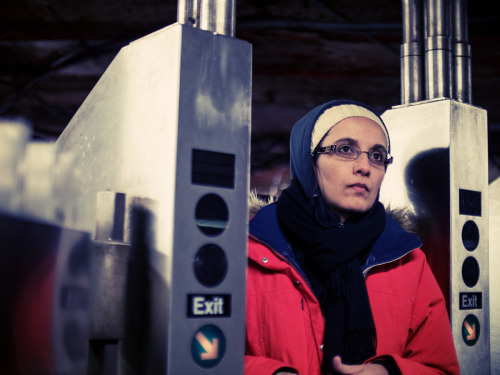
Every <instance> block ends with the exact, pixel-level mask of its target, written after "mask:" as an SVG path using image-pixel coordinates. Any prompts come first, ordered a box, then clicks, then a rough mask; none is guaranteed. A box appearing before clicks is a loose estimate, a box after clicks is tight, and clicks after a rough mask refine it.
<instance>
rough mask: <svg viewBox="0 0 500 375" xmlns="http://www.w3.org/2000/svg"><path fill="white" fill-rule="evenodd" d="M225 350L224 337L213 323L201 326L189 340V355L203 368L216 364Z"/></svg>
mask: <svg viewBox="0 0 500 375" xmlns="http://www.w3.org/2000/svg"><path fill="white" fill-rule="evenodd" d="M225 352H226V338H225V337H224V334H223V333H222V331H221V330H220V329H219V328H218V327H216V326H214V325H211V324H209V325H205V326H203V327H201V328H200V329H199V330H198V331H197V332H196V334H195V335H194V336H193V338H192V340H191V356H192V357H193V359H194V361H195V362H196V363H197V364H198V365H200V366H201V367H203V368H212V367H215V366H217V365H218V364H219V362H220V361H221V359H222V357H223V356H224V353H225Z"/></svg>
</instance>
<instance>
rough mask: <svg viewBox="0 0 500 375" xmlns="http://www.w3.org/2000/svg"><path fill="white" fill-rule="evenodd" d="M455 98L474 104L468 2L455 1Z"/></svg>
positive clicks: (462, 0) (453, 24) (453, 25)
mask: <svg viewBox="0 0 500 375" xmlns="http://www.w3.org/2000/svg"><path fill="white" fill-rule="evenodd" d="M452 13H453V23H452V30H453V34H452V35H453V75H454V82H453V83H454V86H453V98H454V99H457V100H458V101H461V102H463V103H469V104H472V78H471V49H470V44H469V35H468V17H467V0H454V1H453V10H452Z"/></svg>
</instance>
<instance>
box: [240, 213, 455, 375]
mask: <svg viewBox="0 0 500 375" xmlns="http://www.w3.org/2000/svg"><path fill="white" fill-rule="evenodd" d="M263 211H265V212H264V213H263ZM386 226H387V227H389V228H386V230H385V231H384V233H383V234H382V235H381V240H380V241H378V240H377V241H378V243H377V244H376V245H374V247H373V248H372V253H371V255H370V257H369V260H368V262H369V264H368V265H365V267H364V273H365V275H366V285H367V290H368V295H369V298H370V304H371V308H372V313H373V318H374V320H375V326H376V330H377V351H376V355H377V357H380V356H391V357H392V358H394V360H395V361H396V363H397V365H398V366H399V369H400V370H401V372H402V373H403V374H405V375H406V374H419V375H422V374H458V373H459V367H458V361H457V357H456V352H455V347H454V344H453V338H452V335H451V329H450V324H449V319H448V314H447V311H446V307H445V301H444V298H443V295H442V293H441V290H440V289H439V287H438V285H437V282H436V281H435V279H434V276H433V275H432V272H431V270H430V268H429V266H428V264H427V262H426V260H425V255H424V254H423V253H422V251H421V250H420V249H418V248H409V247H408V246H410V245H411V244H412V243H414V240H413V242H412V240H411V239H410V240H408V239H404V240H403V238H404V237H405V234H407V233H406V232H404V231H403V230H402V229H401V228H400V227H399V226H398V225H397V224H396V223H395V222H394V221H393V220H392V219H390V218H388V224H387V225H386ZM250 237H251V238H250V239H249V247H248V257H249V265H248V279H247V323H246V324H247V325H246V334H247V337H246V356H245V374H246V375H253V374H255V375H257V374H258V375H271V374H273V373H274V372H275V371H276V370H278V369H279V368H282V367H291V368H294V369H296V370H297V371H298V372H299V374H300V375H320V374H321V363H322V360H323V353H322V351H321V347H322V343H323V334H324V318H323V315H322V312H321V308H320V305H319V302H318V300H317V299H316V296H315V295H314V293H313V291H312V289H311V288H310V286H309V284H308V281H307V279H306V278H305V276H303V273H302V271H301V270H300V267H299V266H298V265H297V264H296V261H295V260H294V258H293V255H291V254H293V253H292V252H291V248H290V245H289V244H288V242H287V241H286V238H285V237H284V236H283V234H282V232H281V230H280V229H279V224H278V223H277V219H276V213H275V206H274V205H271V206H268V207H266V208H264V209H263V210H261V211H260V212H259V214H258V215H257V216H256V217H254V218H253V219H252V220H251V221H250ZM388 239H391V241H387V240H388ZM384 243H385V245H384ZM405 243H406V245H404V244H405ZM401 244H403V246H401ZM405 246H406V247H405ZM384 247H386V248H389V251H388V252H387V251H385V250H384ZM395 248H397V249H398V251H395V250H394V249H395ZM381 263H383V264H381ZM375 358H376V357H375ZM372 359H373V358H372ZM372 359H371V360H372Z"/></svg>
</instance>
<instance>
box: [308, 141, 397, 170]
mask: <svg viewBox="0 0 500 375" xmlns="http://www.w3.org/2000/svg"><path fill="white" fill-rule="evenodd" d="M344 145H345V146H349V147H352V148H357V149H358V150H359V151H356V150H353V151H356V152H357V155H356V157H355V158H348V157H346V156H345V155H339V154H338V153H337V152H336V149H337V146H344ZM374 151H375V150H369V151H361V149H360V148H359V147H358V146H356V145H353V144H350V143H335V144H333V145H329V146H323V147H320V146H317V147H316V148H315V149H314V150H313V152H311V156H312V157H315V156H316V155H317V154H330V153H332V152H334V153H335V155H337V156H339V157H341V158H344V159H348V160H356V159H358V158H359V156H360V155H361V154H366V155H367V156H368V160H369V161H370V163H373V164H375V165H380V166H385V167H386V166H388V165H389V164H392V162H393V160H394V158H393V157H392V156H391V154H389V152H388V151H387V150H385V151H386V152H387V156H386V158H385V160H384V161H383V162H382V164H379V163H376V162H374V161H373V160H372V159H370V152H374Z"/></svg>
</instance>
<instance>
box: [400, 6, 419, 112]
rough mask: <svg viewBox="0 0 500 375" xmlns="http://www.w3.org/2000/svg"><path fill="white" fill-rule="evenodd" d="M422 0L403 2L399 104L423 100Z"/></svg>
mask: <svg viewBox="0 0 500 375" xmlns="http://www.w3.org/2000/svg"><path fill="white" fill-rule="evenodd" d="M422 21H423V14H422V0H403V44H402V45H401V102H402V103H403V104H409V103H413V102H418V101H420V100H423V99H424V91H425V83H424V51H423V25H422Z"/></svg>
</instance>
